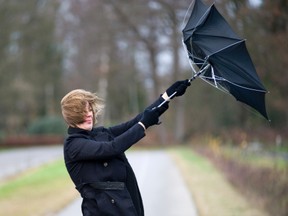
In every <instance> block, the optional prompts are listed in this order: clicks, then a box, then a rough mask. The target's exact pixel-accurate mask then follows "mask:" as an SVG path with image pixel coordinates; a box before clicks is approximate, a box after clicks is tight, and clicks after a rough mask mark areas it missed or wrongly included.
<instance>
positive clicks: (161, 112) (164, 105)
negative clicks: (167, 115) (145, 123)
mask: <svg viewBox="0 0 288 216" xmlns="http://www.w3.org/2000/svg"><path fill="white" fill-rule="evenodd" d="M168 108H169V101H166V102H165V103H164V104H162V105H161V107H156V108H154V109H158V113H159V116H161V115H162V114H163V113H164V112H166V110H168Z"/></svg>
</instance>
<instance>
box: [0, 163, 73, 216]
mask: <svg viewBox="0 0 288 216" xmlns="http://www.w3.org/2000/svg"><path fill="white" fill-rule="evenodd" d="M75 195H76V193H75V189H74V186H73V184H72V183H71V180H70V178H69V176H68V173H67V171H66V168H65V166H64V162H63V160H59V161H55V162H52V163H49V164H46V165H43V166H41V167H39V168H37V169H31V170H29V171H27V172H25V173H24V174H22V175H20V176H17V177H15V178H14V179H10V180H9V181H6V182H2V183H1V184H0V206H1V214H3V215H13V216H18V215H19V216H20V215H21V216H25V215H27V216H28V215H41V214H42V215H43V214H49V213H53V212H56V211H57V210H59V209H61V208H62V207H63V206H64V205H66V204H67V203H68V202H70V201H71V200H72V199H74V198H75ZM44 203H45V208H43V204H44Z"/></svg>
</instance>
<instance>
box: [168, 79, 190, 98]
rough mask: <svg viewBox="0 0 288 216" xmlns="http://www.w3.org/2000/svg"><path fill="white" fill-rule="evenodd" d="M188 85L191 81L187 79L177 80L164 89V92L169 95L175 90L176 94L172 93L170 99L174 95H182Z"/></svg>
mask: <svg viewBox="0 0 288 216" xmlns="http://www.w3.org/2000/svg"><path fill="white" fill-rule="evenodd" d="M190 85H191V83H190V82H189V80H188V79H187V80H182V81H177V82H175V83H174V84H172V85H171V86H170V87H169V88H168V89H167V90H166V94H167V95H168V96H169V97H170V96H171V95H172V94H173V93H174V92H176V94H175V95H173V96H172V97H171V99H172V98H174V97H179V96H182V95H183V94H184V93H185V92H186V89H187V87H188V86H190Z"/></svg>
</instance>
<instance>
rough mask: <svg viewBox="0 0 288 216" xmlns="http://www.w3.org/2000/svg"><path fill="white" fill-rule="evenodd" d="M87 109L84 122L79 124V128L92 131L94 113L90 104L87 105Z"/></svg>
mask: <svg viewBox="0 0 288 216" xmlns="http://www.w3.org/2000/svg"><path fill="white" fill-rule="evenodd" d="M85 109H86V115H85V117H84V119H83V122H82V123H80V124H77V127H78V128H81V129H84V130H89V131H90V130H92V128H93V111H92V108H91V106H90V105H89V103H88V102H87V103H86V107H85Z"/></svg>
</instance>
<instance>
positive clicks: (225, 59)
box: [183, 0, 268, 119]
mask: <svg viewBox="0 0 288 216" xmlns="http://www.w3.org/2000/svg"><path fill="white" fill-rule="evenodd" d="M183 43H184V46H185V48H186V50H187V53H188V57H189V60H190V63H191V67H192V71H193V76H192V78H191V79H190V81H192V80H194V79H195V78H196V77H200V78H201V79H202V80H204V81H206V82H208V83H209V84H211V85H213V86H214V87H216V88H218V89H221V90H224V91H225V92H228V93H230V94H232V95H233V96H234V97H235V98H236V99H237V100H238V101H241V102H243V103H245V104H247V105H249V106H251V107H252V108H254V109H255V110H257V111H258V112H259V113H260V114H262V115H263V116H264V117H265V118H266V119H268V116H267V112H266V108H265V94H266V92H267V91H266V90H265V87H264V86H263V84H262V83H261V81H260V79H259V77H258V75H257V72H256V70H255V67H254V65H253V62H252V60H251V58H250V56H249V53H248V51H247V48H246V45H245V40H244V39H241V38H240V37H239V36H238V35H237V34H236V33H235V32H234V31H233V30H232V28H231V27H230V26H229V24H228V23H227V22H226V20H225V19H224V18H223V16H222V15H221V14H220V13H219V12H218V10H217V9H216V7H215V5H214V4H213V5H211V6H207V5H205V4H204V3H203V2H202V1H201V0H195V1H194V7H193V9H192V13H191V16H190V18H189V19H188V21H187V24H186V26H185V27H184V29H183Z"/></svg>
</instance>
